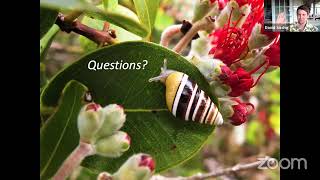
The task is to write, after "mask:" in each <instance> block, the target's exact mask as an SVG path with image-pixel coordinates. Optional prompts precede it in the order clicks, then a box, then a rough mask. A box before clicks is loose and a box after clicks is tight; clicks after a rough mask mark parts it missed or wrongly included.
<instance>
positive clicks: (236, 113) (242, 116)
mask: <svg viewBox="0 0 320 180" xmlns="http://www.w3.org/2000/svg"><path fill="white" fill-rule="evenodd" d="M233 100H234V101H236V102H238V104H237V105H233V106H232V108H233V115H232V116H231V117H230V121H231V124H233V125H235V126H239V125H241V124H243V123H244V122H246V121H247V116H248V115H249V114H250V113H251V112H252V111H253V110H254V106H253V105H252V104H251V103H242V102H241V101H240V99H238V98H234V99H233ZM249 107H250V108H251V109H250V108H249Z"/></svg>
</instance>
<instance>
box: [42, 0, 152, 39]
mask: <svg viewBox="0 0 320 180" xmlns="http://www.w3.org/2000/svg"><path fill="white" fill-rule="evenodd" d="M40 5H41V7H46V8H51V9H54V10H60V11H82V12H84V13H85V14H87V15H88V16H91V17H94V18H97V19H100V20H104V21H108V22H110V23H112V24H115V25H117V26H120V27H122V28H124V29H126V30H128V31H130V32H132V33H134V34H136V35H139V36H141V37H145V36H147V35H148V29H147V28H146V27H145V26H144V25H142V24H141V23H140V22H139V21H138V19H135V18H134V17H135V16H136V15H135V14H134V13H133V12H132V11H131V10H129V9H127V8H125V7H123V6H119V5H118V6H117V8H115V9H112V10H110V11H109V10H102V9H99V8H98V7H96V6H94V5H92V4H90V3H87V2H86V1H84V0H42V1H40ZM133 15H135V16H133Z"/></svg>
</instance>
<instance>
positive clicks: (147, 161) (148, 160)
mask: <svg viewBox="0 0 320 180" xmlns="http://www.w3.org/2000/svg"><path fill="white" fill-rule="evenodd" d="M139 166H146V167H148V168H149V169H150V171H153V170H154V169H155V163H154V160H153V159H152V157H151V156H149V155H145V154H144V155H142V156H141V160H140V162H139Z"/></svg>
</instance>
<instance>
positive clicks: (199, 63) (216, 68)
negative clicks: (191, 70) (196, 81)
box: [190, 56, 225, 82]
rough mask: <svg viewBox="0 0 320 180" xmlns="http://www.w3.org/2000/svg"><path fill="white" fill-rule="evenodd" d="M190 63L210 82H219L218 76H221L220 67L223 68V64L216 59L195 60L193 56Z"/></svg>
mask: <svg viewBox="0 0 320 180" xmlns="http://www.w3.org/2000/svg"><path fill="white" fill-rule="evenodd" d="M190 62H191V63H192V64H193V65H195V66H196V67H197V68H198V69H199V71H200V72H201V73H202V75H203V76H204V77H205V78H206V79H207V80H208V81H209V82H210V81H215V80H219V76H220V75H221V72H222V70H221V67H223V66H225V64H224V63H223V62H222V61H220V60H218V59H211V58H201V59H200V58H197V57H195V56H193V57H192V58H191V59H190Z"/></svg>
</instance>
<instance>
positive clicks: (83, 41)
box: [79, 16, 141, 52]
mask: <svg viewBox="0 0 320 180" xmlns="http://www.w3.org/2000/svg"><path fill="white" fill-rule="evenodd" d="M81 22H82V23H83V24H85V25H87V26H89V27H92V28H94V29H102V28H103V25H104V21H101V20H98V19H92V18H90V17H87V16H85V17H83V19H82V20H81ZM110 29H113V30H115V31H116V35H117V40H118V41H119V42H124V41H134V40H141V37H139V36H137V35H135V34H132V33H130V32H129V31H127V30H124V29H122V28H121V27H119V26H116V25H113V24H110ZM79 41H80V45H81V46H82V48H83V49H84V50H85V51H86V52H88V51H91V50H94V49H97V48H98V46H97V44H96V43H95V42H93V41H91V40H90V39H88V38H86V37H84V36H79Z"/></svg>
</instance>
